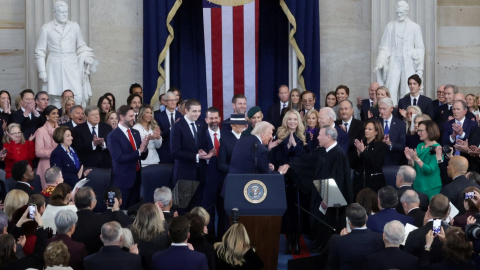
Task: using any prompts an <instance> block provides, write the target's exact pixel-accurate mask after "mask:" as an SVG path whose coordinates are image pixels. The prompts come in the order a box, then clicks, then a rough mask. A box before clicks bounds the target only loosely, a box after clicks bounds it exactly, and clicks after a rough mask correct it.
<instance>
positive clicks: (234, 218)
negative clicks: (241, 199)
mask: <svg viewBox="0 0 480 270" xmlns="http://www.w3.org/2000/svg"><path fill="white" fill-rule="evenodd" d="M238 217H239V215H238V208H232V224H235V223H237V222H238Z"/></svg>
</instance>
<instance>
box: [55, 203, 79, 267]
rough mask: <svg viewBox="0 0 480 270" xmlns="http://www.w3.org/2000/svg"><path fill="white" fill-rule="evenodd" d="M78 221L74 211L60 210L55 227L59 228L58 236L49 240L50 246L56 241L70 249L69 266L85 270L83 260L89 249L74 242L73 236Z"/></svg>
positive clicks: (56, 216)
mask: <svg viewBox="0 0 480 270" xmlns="http://www.w3.org/2000/svg"><path fill="white" fill-rule="evenodd" d="M77 221H78V217H77V214H76V213H75V212H73V211H72V210H60V211H58V213H57V214H56V215H55V226H56V227H57V234H56V235H55V236H54V237H53V238H50V239H48V241H47V243H48V244H50V243H52V242H56V241H62V242H63V243H64V244H65V245H66V246H67V248H68V253H70V260H69V262H68V265H69V266H70V267H72V268H73V269H74V270H78V269H83V258H85V257H86V256H87V248H86V247H85V244H84V243H80V242H76V241H73V240H72V238H71V237H72V234H73V233H74V232H75V228H76V224H77Z"/></svg>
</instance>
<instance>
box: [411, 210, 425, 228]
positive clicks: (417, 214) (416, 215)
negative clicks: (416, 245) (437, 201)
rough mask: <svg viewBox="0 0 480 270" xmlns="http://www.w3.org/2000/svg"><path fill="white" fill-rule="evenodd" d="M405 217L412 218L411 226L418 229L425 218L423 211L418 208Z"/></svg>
mask: <svg viewBox="0 0 480 270" xmlns="http://www.w3.org/2000/svg"><path fill="white" fill-rule="evenodd" d="M407 216H409V217H412V218H413V223H414V224H413V226H415V227H417V228H420V227H422V226H423V219H424V218H425V211H423V210H422V209H420V208H415V209H412V210H410V212H408V214H407Z"/></svg>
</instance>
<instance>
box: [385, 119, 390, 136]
mask: <svg viewBox="0 0 480 270" xmlns="http://www.w3.org/2000/svg"><path fill="white" fill-rule="evenodd" d="M389 132H390V128H389V127H388V120H385V135H388V133H389Z"/></svg>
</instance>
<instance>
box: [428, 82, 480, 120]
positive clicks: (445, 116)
mask: <svg viewBox="0 0 480 270" xmlns="http://www.w3.org/2000/svg"><path fill="white" fill-rule="evenodd" d="M443 92H444V96H445V101H446V102H445V104H443V105H442V106H440V108H439V109H440V116H439V117H438V118H437V119H436V120H435V122H437V125H438V127H439V128H441V127H443V124H444V123H445V122H448V121H450V120H452V119H453V118H454V116H453V111H452V110H453V103H454V101H457V100H463V101H465V95H464V94H463V93H459V92H458V87H457V86H456V85H452V84H447V85H445V87H444V90H443ZM465 117H466V118H468V119H475V115H474V114H473V113H472V112H470V110H467V112H466V114H465Z"/></svg>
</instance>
